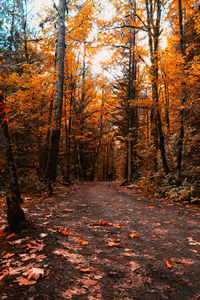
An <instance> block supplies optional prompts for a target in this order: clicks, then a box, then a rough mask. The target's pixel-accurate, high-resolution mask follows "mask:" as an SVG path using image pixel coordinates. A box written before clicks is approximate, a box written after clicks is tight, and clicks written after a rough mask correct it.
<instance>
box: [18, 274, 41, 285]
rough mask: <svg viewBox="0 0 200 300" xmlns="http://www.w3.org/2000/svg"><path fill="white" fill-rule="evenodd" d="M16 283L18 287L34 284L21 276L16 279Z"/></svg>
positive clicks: (33, 281)
mask: <svg viewBox="0 0 200 300" xmlns="http://www.w3.org/2000/svg"><path fill="white" fill-rule="evenodd" d="M16 281H17V282H18V284H19V285H31V284H35V283H36V281H35V280H28V279H26V278H25V277H23V276H20V277H18V278H17V280H16Z"/></svg>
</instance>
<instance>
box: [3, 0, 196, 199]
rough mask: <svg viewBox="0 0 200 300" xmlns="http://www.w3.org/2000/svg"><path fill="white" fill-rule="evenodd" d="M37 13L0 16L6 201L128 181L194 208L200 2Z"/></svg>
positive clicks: (76, 2) (67, 4)
mask: <svg viewBox="0 0 200 300" xmlns="http://www.w3.org/2000/svg"><path fill="white" fill-rule="evenodd" d="M33 6H34V1H32V2H31V0H30V1H29V0H25V1H24V0H2V4H1V8H0V11H1V20H0V87H1V89H0V122H1V131H0V140H1V143H0V189H1V190H0V192H1V195H2V196H5V195H7V194H11V198H12V197H13V198H17V199H18V201H19V202H21V201H22V197H21V193H30V192H31V191H38V192H40V191H44V190H48V191H49V192H50V193H51V194H52V193H53V190H54V186H55V183H56V182H59V183H62V184H66V185H70V184H71V183H72V182H76V181H94V180H97V181H108V180H121V181H123V180H126V183H127V184H129V183H134V182H135V183H136V184H138V185H139V186H141V187H142V188H144V189H145V188H146V189H148V190H149V191H153V193H154V194H155V195H161V196H164V197H168V198H173V199H176V200H178V201H179V200H181V201H182V200H183V201H191V202H195V203H196V202H198V200H199V192H200V190H199V181H200V121H199V120H200V102H199V97H200V82H199V81H200V77H199V76H200V22H199V21H200V5H199V2H198V1H197V0H187V1H186V0H170V1H165V0H164V1H162V0H145V1H144V0H137V1H136V0H124V1H121V0H109V1H100V0H99V1H98V0H69V1H66V0H60V1H59V3H57V2H54V1H53V4H52V3H51V5H49V6H43V7H42V8H41V9H40V10H39V11H38V12H37V14H36V15H34V14H32V7H33ZM99 57H100V59H99ZM99 61H100V62H99Z"/></svg>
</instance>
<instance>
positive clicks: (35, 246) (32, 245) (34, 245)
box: [25, 241, 45, 253]
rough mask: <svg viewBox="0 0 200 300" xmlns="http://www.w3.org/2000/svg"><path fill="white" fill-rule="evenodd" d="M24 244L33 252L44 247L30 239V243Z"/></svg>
mask: <svg viewBox="0 0 200 300" xmlns="http://www.w3.org/2000/svg"><path fill="white" fill-rule="evenodd" d="M25 246H26V247H27V248H29V249H30V253H34V252H36V251H42V249H43V248H44V246H45V245H44V244H42V243H41V244H40V243H37V242H35V241H31V242H30V243H28V244H26V245H25Z"/></svg>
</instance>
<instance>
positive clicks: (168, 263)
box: [164, 259, 172, 269]
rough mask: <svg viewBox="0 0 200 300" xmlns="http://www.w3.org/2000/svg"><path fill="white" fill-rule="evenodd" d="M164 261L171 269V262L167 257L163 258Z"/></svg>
mask: <svg viewBox="0 0 200 300" xmlns="http://www.w3.org/2000/svg"><path fill="white" fill-rule="evenodd" d="M164 262H165V263H166V266H167V267H168V268H169V269H171V268H172V263H171V261H170V260H169V259H166V260H164Z"/></svg>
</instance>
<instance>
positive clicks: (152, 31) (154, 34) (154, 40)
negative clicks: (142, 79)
mask: <svg viewBox="0 0 200 300" xmlns="http://www.w3.org/2000/svg"><path fill="white" fill-rule="evenodd" d="M145 4H146V13H147V29H148V38H149V50H150V59H151V82H152V97H153V100H154V102H155V106H156V111H155V120H156V124H155V126H156V128H157V131H158V136H159V149H160V153H161V157H162V163H163V169H164V171H165V173H166V174H168V173H169V172H170V171H169V167H168V164H167V158H166V151H165V141H164V133H163V128H162V120H161V116H160V110H159V108H158V104H159V96H158V70H159V67H158V49H159V36H160V33H161V31H160V20H161V2H160V0H157V1H155V5H154V4H153V2H152V0H145Z"/></svg>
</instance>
